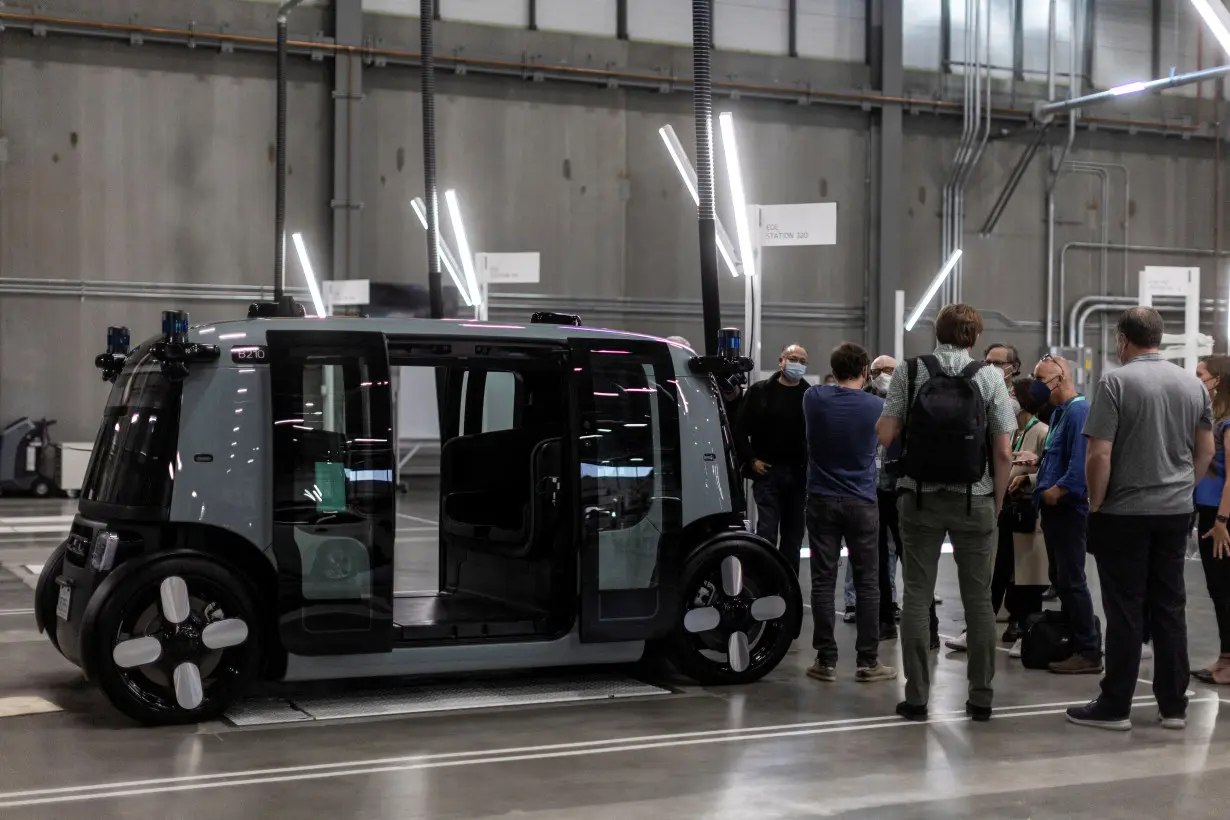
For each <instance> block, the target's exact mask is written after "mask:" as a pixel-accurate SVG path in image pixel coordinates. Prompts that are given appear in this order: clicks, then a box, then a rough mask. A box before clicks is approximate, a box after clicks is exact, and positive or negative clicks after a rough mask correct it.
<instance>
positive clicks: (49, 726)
mask: <svg viewBox="0 0 1230 820" xmlns="http://www.w3.org/2000/svg"><path fill="white" fill-rule="evenodd" d="M71 512H72V506H71V505H69V504H67V503H58V502H50V503H41V504H35V503H31V502H22V501H16V500H9V499H5V500H4V501H2V502H0V565H2V566H0V714H4V713H5V710H7V711H9V712H14V711H15V712H20V711H22V708H21V707H22V702H20V701H18V700H16V699H17V698H19V697H27V696H28V697H35V698H42V699H44V700H45V701H47V702H49V704H50V705H48V706H45V707H44V708H51V709H55V710H56V711H51V712H46V713H42V714H26V715H18V716H13V717H0V814H3V815H4V816H12V817H30V818H67V817H93V818H100V819H101V818H120V817H124V818H129V817H158V818H164V817H165V818H185V819H187V818H202V819H203V820H204V818H209V820H214V818H217V817H230V818H249V817H251V818H256V817H327V818H355V819H356V820H358V818H373V820H374V819H375V818H382V819H383V818H420V817H421V818H495V817H506V816H520V815H532V816H535V817H544V818H561V820H562V819H563V818H567V819H568V820H573V818H582V817H584V818H586V819H587V820H590V819H591V818H594V819H596V818H618V820H629V818H664V817H681V818H683V817H706V818H727V817H729V818H748V817H754V818H758V820H759V818H804V817H818V816H825V817H828V816H833V817H845V818H876V820H882V819H883V818H965V817H968V818H1043V817H1045V818H1053V817H1054V818H1060V817H1082V818H1083V817H1091V816H1092V817H1099V818H1119V817H1123V818H1128V817H1131V818H1141V817H1193V818H1204V817H1209V818H1213V817H1219V818H1224V817H1226V816H1227V812H1228V811H1230V777H1228V775H1230V743H1228V742H1227V741H1230V728H1227V726H1228V724H1230V721H1226V720H1222V721H1218V720H1217V718H1218V713H1219V710H1220V707H1221V706H1223V705H1224V706H1226V707H1227V709H1228V710H1230V691H1220V692H1219V691H1215V690H1214V689H1212V688H1210V687H1204V686H1202V685H1200V684H1193V687H1192V688H1193V691H1194V692H1195V697H1194V699H1193V700H1194V702H1193V704H1192V706H1191V708H1190V711H1189V724H1188V728H1187V730H1186V731H1185V732H1169V731H1164V730H1162V729H1160V728H1158V727H1156V726H1155V725H1154V723H1153V721H1154V718H1155V715H1156V710H1155V707H1154V706H1153V705H1152V703H1151V699H1150V698H1149V697H1148V693H1149V686H1148V683H1147V681H1148V680H1149V679H1150V677H1151V670H1150V666H1149V664H1148V663H1146V664H1145V666H1144V667H1142V670H1141V678H1142V683H1141V684H1140V689H1139V693H1138V694H1139V695H1140V696H1141V697H1140V698H1139V699H1138V704H1139V705H1138V708H1137V709H1136V711H1135V714H1134V719H1135V723H1136V729H1135V731H1133V732H1132V733H1124V734H1118V733H1109V732H1101V731H1096V730H1091V729H1081V728H1077V727H1074V726H1070V725H1068V724H1067V723H1065V722H1064V720H1063V717H1062V711H1063V709H1064V708H1065V707H1066V706H1067V705H1071V704H1076V703H1083V702H1085V701H1087V700H1089V698H1091V697H1092V696H1093V695H1094V694H1095V693H1096V687H1097V679H1096V678H1089V677H1085V678H1061V677H1056V676H1052V675H1048V674H1046V673H1039V672H1027V671H1026V670H1024V669H1023V668H1022V667H1021V666H1020V665H1019V663H1016V662H1011V661H1009V659H1008V657H1007V652H1006V650H1005V651H1004V652H1002V653H1000V665H999V669H998V672H997V676H996V680H995V686H996V704H995V705H996V716H995V720H993V721H992V722H991V723H989V724H985V725H983V724H978V725H974V724H971V723H969V722H967V721H966V720H965V719H964V717H963V713H962V709H963V705H964V702H965V680H964V675H965V662H964V659H963V657H962V656H960V655H952V654H941V655H939V656H938V657H937V658H936V665H935V681H936V683H935V687H934V694H933V700H932V703H931V712H932V716H933V717H932V720H931V722H930V723H929V724H926V725H920V724H910V723H906V722H903V721H900V720H898V719H896V718H895V717H893V716H892V711H893V706H894V704H895V703H896V702H897V700H898V699H899V698H900V695H901V682H900V681H898V682H897V683H888V684H873V685H861V684H857V683H855V682H854V681H853V674H854V668H853V656H854V653H853V640H854V631H853V627H852V626H846V625H842V624H839V626H838V629H839V640H840V641H841V645H842V649H843V659H842V664H841V667H840V668H839V673H840V675H841V679H840V680H839V681H838V682H837V683H832V684H821V683H817V682H814V681H811V680H809V679H807V678H806V677H804V674H803V671H804V669H805V668H806V666H807V665H808V663H809V662H810V660H811V653H810V651H809V649H808V641H807V639H806V637H805V638H804V640H803V641H801V642H800V644H799V645H798V649H797V650H796V651H794V652H792V653H791V654H790V655H789V656H788V657H787V660H786V662H785V663H784V664H783V665H782V666H781V667H780V668H779V669H778V670H777V671H776V672H774V673H773V674H772V675H770V676H769V677H768V678H767V679H766V680H764V681H763V682H762V683H760V684H758V685H755V686H751V687H748V688H744V689H703V688H700V687H695V686H690V685H688V684H686V682H682V681H672V682H671V683H672V685H675V686H676V687H677V689H678V694H674V695H670V696H666V697H658V698H649V699H644V700H631V701H602V702H595V703H587V704H572V705H557V706H546V707H525V708H515V709H493V710H483V711H473V712H469V713H450V714H436V715H425V716H424V715H420V716H415V717H402V718H396V719H387V718H384V719H367V720H354V721H334V722H316V723H307V724H298V725H291V726H265V727H256V728H248V729H239V728H234V727H231V726H229V725H223V724H210V725H206V726H201V727H192V728H173V729H144V728H137V727H135V726H133V725H132V724H130V723H128V722H127V721H126V720H124V719H123V718H121V717H119V716H118V715H117V714H116V713H115V712H114V711H112V710H111V708H110V707H109V706H108V705H107V704H106V703H105V701H104V700H103V699H102V697H101V696H100V695H99V694H97V693H96V692H95V691H94V690H93V689H92V688H91V687H89V686H88V685H86V684H85V683H84V682H83V681H82V680H81V677H80V675H79V673H78V672H77V670H76V669H75V668H74V667H72V666H70V665H69V664H68V663H67V662H65V661H64V660H63V659H61V658H60V656H59V655H58V654H57V653H56V651H55V650H54V649H53V648H52V647H51V646H50V645H49V644H48V643H47V642H46V641H45V639H44V638H42V637H41V636H39V635H38V634H37V633H36V632H35V628H34V619H33V617H32V615H31V614H30V613H29V612H28V609H29V607H30V606H31V590H30V586H29V585H30V584H32V582H33V581H32V578H31V577H30V576H29V574H28V573H27V572H26V570H25V569H24V567H25V565H27V564H37V563H40V562H41V561H42V560H43V559H44V558H45V557H46V555H47V554H48V553H49V552H50V551H51V549H52V548H53V547H54V546H55V544H56V543H58V531H59V530H60V529H63V527H62V526H61V525H60V524H58V523H57V521H56V519H55V518H54V517H55V516H57V515H64V514H71ZM401 512H402V513H403V514H404V515H405V516H410V517H406V518H403V519H402V523H403V525H404V526H405V529H404V530H403V531H402V532H401V533H400V537H399V543H398V545H399V548H402V549H404V550H405V551H406V554H407V556H408V557H407V558H405V559H404V560H402V561H399V565H400V569H399V585H401V584H403V583H405V584H415V583H416V582H417V581H418V580H419V579H420V578H424V577H428V578H429V577H431V565H432V563H434V562H433V561H432V559H431V555H430V551H431V549H432V546H433V542H432V541H431V540H429V539H430V533H429V531H425V530H419V529H416V528H418V527H430V526H432V524H433V523H434V518H435V516H434V511H433V505H432V502H431V500H430V499H428V498H423V497H417V498H412V499H410V500H409V501H408V502H407V503H404V504H403V505H402V506H401ZM15 516H27V517H43V519H44V520H43V521H30V522H26V523H24V524H19V525H14V524H13V522H12V521H11V519H12V518H13V517H15ZM416 519H417V520H416ZM32 530H34V531H32ZM804 569H805V570H806V564H804ZM1188 579H1189V590H1190V593H1191V594H1190V603H1189V619H1190V633H1191V645H1192V658H1193V662H1194V663H1197V664H1203V663H1205V662H1207V661H1210V660H1211V659H1212V658H1214V657H1215V655H1216V649H1217V644H1216V632H1215V629H1214V625H1213V619H1212V610H1211V607H1210V604H1209V601H1208V598H1207V593H1206V592H1205V590H1204V581H1203V577H1202V575H1201V571H1200V565H1199V563H1198V562H1190V563H1189V566H1188ZM399 588H401V587H400V586H399ZM412 588H414V587H412ZM940 595H941V596H942V597H943V598H944V599H945V603H944V605H943V606H942V607H941V608H940V617H941V632H943V633H946V634H951V635H955V634H957V633H959V632H960V629H961V624H960V604H959V599H958V596H957V590H956V581H955V573H954V571H953V568H952V564H951V561H950V560H948V559H945V561H944V569H943V572H942V574H941V581H940ZM804 628H805V630H806V632H805V635H807V634H810V622H808V623H806V624H805V625H804ZM882 646H883V650H884V652H885V653H886V655H887V656H888V657H886V658H885V659H886V661H888V662H890V663H892V662H893V661H892V660H891V657H892V656H893V655H895V654H896V644H895V643H888V644H883V645H882Z"/></svg>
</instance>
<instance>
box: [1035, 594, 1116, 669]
mask: <svg viewBox="0 0 1230 820" xmlns="http://www.w3.org/2000/svg"><path fill="white" fill-rule="evenodd" d="M1093 626H1094V629H1095V630H1096V631H1097V633H1098V643H1099V644H1100V643H1101V642H1102V622H1101V621H1100V620H1099V619H1098V617H1097V616H1096V615H1095V616H1094V617H1093ZM1072 652H1073V650H1072V626H1071V624H1069V623H1068V618H1067V616H1065V615H1064V614H1063V612H1061V611H1059V610H1057V609H1048V610H1046V611H1045V612H1038V613H1035V614H1033V615H1030V616H1029V617H1028V618H1027V619H1026V620H1025V635H1024V637H1022V638H1021V663H1022V664H1024V666H1025V668H1026V669H1046V668H1047V667H1048V666H1050V665H1051V664H1052V663H1059V662H1061V661H1066V660H1067V659H1068V658H1070V657H1072Z"/></svg>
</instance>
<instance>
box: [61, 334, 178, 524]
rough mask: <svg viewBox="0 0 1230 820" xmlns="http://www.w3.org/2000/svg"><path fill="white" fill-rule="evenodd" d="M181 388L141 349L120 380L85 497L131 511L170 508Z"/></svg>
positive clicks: (106, 414)
mask: <svg viewBox="0 0 1230 820" xmlns="http://www.w3.org/2000/svg"><path fill="white" fill-rule="evenodd" d="M180 396H181V387H180V385H179V384H178V383H176V382H172V381H170V380H168V379H167V378H165V377H164V376H163V375H162V367H161V365H160V364H159V362H158V361H157V360H156V359H154V357H153V356H152V355H150V352H149V346H148V345H147V346H145V347H143V348H139V349H138V350H136V351H134V352H133V354H132V355H131V356H130V357H129V358H128V363H127V364H126V365H125V366H124V370H123V371H122V372H121V373H120V375H119V377H118V378H116V380H115V385H114V386H113V387H112V388H111V394H110V396H109V397H108V398H107V406H106V409H105V410H104V411H103V420H102V424H101V426H100V427H99V430H98V436H97V438H96V440H95V443H94V451H93V454H92V455H91V457H90V466H89V468H88V469H87V471H86V476H85V481H84V482H83V485H82V488H81V497H82V498H83V499H84V500H86V501H93V502H96V503H100V504H116V505H121V506H126V507H150V508H153V507H168V506H170V504H171V492H172V489H173V488H174V484H175V473H176V471H177V470H178V469H179V465H178V463H177V462H176V452H177V448H178V444H179V404H180Z"/></svg>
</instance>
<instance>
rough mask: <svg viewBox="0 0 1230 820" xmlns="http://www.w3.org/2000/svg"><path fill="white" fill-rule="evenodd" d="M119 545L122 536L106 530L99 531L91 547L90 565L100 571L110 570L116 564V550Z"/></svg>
mask: <svg viewBox="0 0 1230 820" xmlns="http://www.w3.org/2000/svg"><path fill="white" fill-rule="evenodd" d="M119 545H120V537H119V536H118V535H116V534H115V533H113V532H107V531H106V530H103V531H102V532H100V533H98V535H96V536H94V544H93V546H91V547H90V566H92V567H93V568H94V569H96V570H98V571H99V572H108V571H109V570H110V569H111V567H112V566H114V565H115V551H116V549H117V548H118V547H119Z"/></svg>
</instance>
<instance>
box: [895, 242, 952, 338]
mask: <svg viewBox="0 0 1230 820" xmlns="http://www.w3.org/2000/svg"><path fill="white" fill-rule="evenodd" d="M961 253H962V251H961V249H960V248H957V249H956V250H955V251H953V252H952V256H950V257H948V261H947V262H945V263H944V267H942V268H940V272H939V273H937V274H936V275H935V278H934V279H932V280H931V284H930V285H928V286H927V292H926V293H924V294H923V298H921V299H919V300H918V304H916V305H914V309H913V310H912V311H910V318H908V319H906V320H905V329H906V330H907V331H909V330H913V329H914V323H915V322H917V321H918V317H920V316H922V313H923V311H924V310H926V309H927V305H928V304H930V303H931V300H932V299H933V298H934V297H935V292H936V291H938V290H939V289H940V285H942V284H944V280H945V279H947V278H948V274H950V273H952V269H953V268H955V267H956V266H957V262H958V261H960V259H961Z"/></svg>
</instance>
